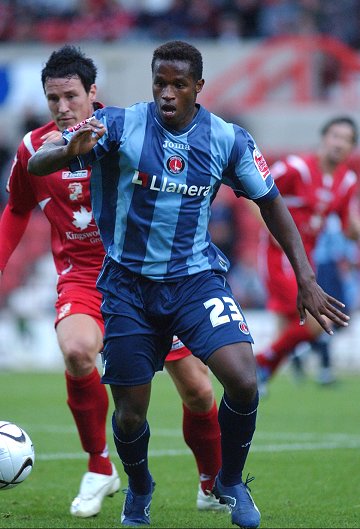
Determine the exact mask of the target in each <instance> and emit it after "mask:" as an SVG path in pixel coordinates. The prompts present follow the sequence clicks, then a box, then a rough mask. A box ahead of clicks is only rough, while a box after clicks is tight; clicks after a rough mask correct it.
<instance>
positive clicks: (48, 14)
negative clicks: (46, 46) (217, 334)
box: [0, 0, 360, 49]
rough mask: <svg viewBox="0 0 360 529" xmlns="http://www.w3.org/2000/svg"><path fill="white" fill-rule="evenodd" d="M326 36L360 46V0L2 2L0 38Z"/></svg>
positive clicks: (104, 39) (237, 38) (8, 39)
mask: <svg viewBox="0 0 360 529" xmlns="http://www.w3.org/2000/svg"><path fill="white" fill-rule="evenodd" d="M297 34H323V35H331V36H333V37H335V38H338V39H340V40H341V41H342V42H344V43H346V44H348V45H349V46H351V47H353V48H357V49H358V48H360V2H358V1H357V0H341V1H339V0H62V1H61V2H55V1H54V0H1V1H0V41H3V42H10V41H11V42H46V43H56V42H65V41H66V42H72V41H81V40H87V41H89V40H91V41H98V42H100V41H101V42H108V41H114V40H133V41H139V40H145V39H161V40H166V39H173V38H180V39H185V38H192V39H198V38H205V39H209V38H210V39H217V40H219V41H241V40H242V39H258V38H270V37H277V36H285V35H297Z"/></svg>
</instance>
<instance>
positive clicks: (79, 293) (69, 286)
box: [55, 281, 104, 334]
mask: <svg viewBox="0 0 360 529" xmlns="http://www.w3.org/2000/svg"><path fill="white" fill-rule="evenodd" d="M101 301H102V295H101V294H100V292H98V290H96V287H95V286H90V285H89V286H86V285H79V283H71V282H69V281H67V282H66V283H63V284H59V285H58V298H57V301H56V303H55V310H56V319H55V327H56V326H57V324H58V323H59V321H60V320H62V319H63V318H66V316H70V315H72V314H87V315H88V316H91V317H92V318H94V320H95V321H96V323H97V324H98V325H99V327H100V330H101V332H102V334H104V322H103V318H102V314H101V310H100V304H101Z"/></svg>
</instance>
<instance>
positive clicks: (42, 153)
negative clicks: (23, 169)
mask: <svg viewBox="0 0 360 529" xmlns="http://www.w3.org/2000/svg"><path fill="white" fill-rule="evenodd" d="M77 127H78V129H77V130H76V131H75V132H74V133H73V135H72V136H71V139H70V141H69V143H67V144H65V141H64V140H60V141H55V142H54V141H51V139H50V140H48V141H45V143H43V145H42V146H41V147H40V148H39V149H38V150H37V151H36V153H35V154H33V156H32V157H31V158H30V159H29V162H28V171H29V172H30V173H32V174H34V175H38V176H44V175H47V174H50V173H53V172H55V171H58V170H59V169H62V168H63V167H67V166H68V165H69V163H70V161H71V160H73V159H74V158H76V157H77V156H79V155H82V154H86V153H87V152H89V151H90V150H91V149H92V148H93V147H94V146H95V145H96V143H97V142H98V140H99V139H100V138H101V137H102V136H103V135H104V134H105V132H106V130H105V127H104V125H103V124H102V123H100V122H99V121H98V120H96V119H91V120H89V121H86V122H84V123H82V124H79V125H77V126H75V127H74V129H76V128H77Z"/></svg>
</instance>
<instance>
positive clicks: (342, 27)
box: [0, 0, 360, 372]
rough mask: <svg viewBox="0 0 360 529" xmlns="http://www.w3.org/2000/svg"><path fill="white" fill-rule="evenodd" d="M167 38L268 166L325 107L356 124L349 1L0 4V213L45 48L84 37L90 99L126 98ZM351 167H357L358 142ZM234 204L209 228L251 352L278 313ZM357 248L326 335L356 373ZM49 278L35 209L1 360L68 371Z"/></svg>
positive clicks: (315, 134) (311, 136)
mask: <svg viewBox="0 0 360 529" xmlns="http://www.w3.org/2000/svg"><path fill="white" fill-rule="evenodd" d="M171 39H183V40H188V41H190V42H193V43H194V44H195V45H196V46H197V47H199V49H200V50H201V52H202V53H203V58H204V78H205V81H206V84H205V89H204V91H203V93H202V94H201V97H200V98H199V102H201V103H203V104H204V105H205V106H206V107H207V108H208V109H209V110H211V111H214V112H216V113H218V114H220V115H222V116H223V117H225V118H226V119H229V120H231V121H234V122H236V123H239V124H240V125H243V126H245V127H246V128H247V129H248V130H249V131H250V132H251V133H252V134H253V135H254V137H255V138H256V140H257V143H258V145H259V147H260V148H261V150H262V152H263V154H264V155H265V157H266V159H267V161H268V162H269V163H271V162H273V161H274V160H276V159H277V158H278V157H279V156H283V155H284V154H286V153H290V152H305V151H308V150H313V149H315V148H316V146H317V142H318V138H319V130H320V127H321V125H322V124H323V122H324V121H325V120H327V119H329V118H331V117H333V116H336V115H343V114H345V115H347V114H348V115H351V116H352V117H353V119H355V121H356V122H357V123H358V125H359V127H360V113H359V110H360V2H358V1H357V0H342V1H341V2H339V1H338V0H62V2H55V1H54V0H0V111H1V121H2V127H1V129H0V211H2V209H3V207H4V206H5V203H6V200H7V198H6V191H5V187H6V181H7V178H8V174H9V170H10V167H11V162H12V158H13V155H14V153H15V151H16V148H17V145H18V143H19V142H20V140H21V138H22V136H23V135H24V133H26V132H27V131H28V130H31V129H32V128H35V127H37V126H39V125H40V124H41V123H44V122H46V121H47V120H48V117H49V115H48V112H47V106H46V101H45V98H44V95H43V91H42V86H41V82H40V71H41V68H42V66H43V64H44V62H45V61H46V60H47V58H48V56H49V55H50V53H51V52H52V50H54V49H56V48H58V47H60V46H61V45H62V44H63V43H65V42H70V43H73V44H76V45H79V46H81V48H82V49H83V50H84V51H85V52H86V53H87V54H89V55H90V56H92V57H93V58H94V60H95V62H96V64H97V65H98V67H99V74H98V88H99V99H100V100H101V101H102V102H104V103H105V104H108V105H119V106H127V105H130V104H132V103H134V102H136V101H139V100H149V99H151V97H152V96H151V71H150V62H151V56H152V51H153V49H154V47H155V46H156V45H157V44H159V43H161V42H164V41H166V40H171ZM351 164H352V166H353V168H354V169H355V170H356V171H357V172H358V174H359V175H360V150H359V149H357V150H356V151H355V153H354V155H353V157H352V161H351ZM359 185H360V184H359ZM223 187H224V186H223ZM359 192H360V187H359ZM359 196H360V195H359ZM243 202H245V201H237V199H235V200H234V198H233V196H232V194H231V193H228V192H227V191H226V190H224V191H223V192H222V193H221V194H220V195H219V197H218V198H217V199H216V201H215V203H214V209H213V216H212V223H211V230H212V234H213V238H214V241H215V242H216V243H217V244H218V245H220V246H221V247H222V248H223V249H224V250H225V252H226V253H227V255H228V256H229V257H230V259H231V263H232V268H231V271H230V274H229V281H230V283H231V285H232V287H233V289H234V292H235V294H236V296H237V297H238V299H239V301H240V303H241V304H242V306H243V307H244V308H245V309H247V315H248V320H249V323H250V326H251V328H252V332H253V335H254V338H255V347H254V349H255V351H256V350H258V349H261V347H262V345H263V344H264V343H268V342H269V340H270V335H271V332H272V331H273V319H272V317H271V315H270V314H269V313H267V312H265V311H264V305H265V300H266V293H265V291H264V287H263V285H262V284H261V281H260V279H259V274H258V270H259V268H258V267H259V266H260V264H259V263H258V261H257V246H258V243H259V225H258V221H257V220H256V219H255V218H254V217H253V216H252V214H251V212H250V210H248V209H247V207H246V203H244V204H243ZM359 250H360V249H359V247H358V245H357V244H355V243H352V244H349V246H348V247H346V250H345V251H344V254H343V255H342V257H341V269H342V273H343V275H344V280H345V282H346V285H347V291H348V295H349V296H348V299H349V300H350V307H349V308H350V309H351V312H352V321H351V324H350V326H349V328H348V329H345V330H343V331H342V332H341V333H339V335H337V334H336V335H335V336H334V337H333V339H332V349H333V351H334V362H335V364H336V366H337V367H338V368H339V369H344V370H348V371H352V372H353V371H354V370H358V371H359V372H360V347H359V345H360V290H359V285H360V277H359V270H360V251H359ZM55 281H56V275H55V269H54V265H53V262H52V257H51V254H50V253H49V226H48V225H47V221H46V219H45V217H43V215H42V213H41V211H35V212H34V214H33V215H32V219H31V222H30V225H29V227H28V229H27V232H26V234H25V236H24V238H23V240H22V241H21V243H20V245H19V247H18V248H17V250H16V252H15V253H14V255H13V256H12V258H11V260H10V261H9V264H8V266H7V268H6V271H5V274H4V276H3V280H2V283H1V285H0V368H1V369H19V370H20V369H21V370H23V369H34V370H38V369H62V368H63V362H62V357H61V353H60V351H59V349H58V346H57V342H56V335H55V332H54V330H53V319H54V309H53V303H54V301H55Z"/></svg>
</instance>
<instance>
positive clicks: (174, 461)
mask: <svg viewBox="0 0 360 529" xmlns="http://www.w3.org/2000/svg"><path fill="white" fill-rule="evenodd" d="M359 382H360V375H359V374H358V375H354V376H349V375H347V376H345V375H344V376H342V375H341V376H340V381H339V383H338V384H337V385H335V386H331V387H319V386H317V385H316V384H315V383H314V382H313V381H312V380H310V379H308V380H306V381H304V382H302V383H301V384H296V383H295V381H294V380H293V379H292V378H291V376H290V374H287V373H282V374H280V375H279V376H278V377H277V378H276V379H274V381H273V382H272V384H271V386H270V393H269V396H268V397H267V398H264V399H262V401H261V403H260V407H259V414H258V423H257V431H256V434H255V438H254V441H253V444H252V449H251V451H250V455H249V457H248V460H247V464H246V468H245V476H246V474H247V473H250V475H254V476H255V477H256V479H255V481H254V482H252V483H251V485H250V486H251V491H252V495H253V497H254V500H255V501H256V503H257V505H258V507H259V509H260V511H261V513H262V520H261V527H262V528H291V527H299V528H302V527H305V528H317V527H319V528H333V527H338V528H340V527H344V528H347V527H354V528H359V527H360V499H359V491H360V456H359V449H360V428H359V425H360V420H359V419H360V413H359V402H360V384H359ZM214 386H215V388H216V392H217V396H218V402H219V400H220V395H221V388H220V386H219V384H218V383H217V381H215V380H214ZM0 392H1V400H0V420H9V421H12V422H15V423H17V424H19V425H20V426H22V427H23V428H24V429H25V430H26V431H27V432H28V433H29V435H30V436H31V438H32V440H33V442H34V445H35V453H36V462H35V466H34V468H33V471H32V473H31V474H30V476H29V477H28V478H27V479H26V481H24V482H23V483H22V484H21V485H19V486H18V487H15V488H14V489H11V490H8V491H0V527H4V528H5V527H6V528H42V527H49V528H65V527H69V528H78V527H83V528H93V527H97V528H111V527H120V512H121V508H122V504H123V499H124V495H123V493H122V492H119V493H118V494H116V495H115V497H113V498H106V499H105V500H104V504H103V509H102V511H101V513H100V515H98V516H97V517H95V518H90V519H85V520H84V519H76V518H73V517H72V516H71V515H70V514H69V506H70V503H71V501H72V499H73V497H74V496H75V495H76V493H77V490H78V487H79V483H80V479H81V476H82V474H83V473H84V472H85V471H86V457H85V456H84V454H83V453H82V450H81V446H80V441H79V439H78V436H77V434H76V431H75V427H74V424H73V421H72V417H71V414H70V411H69V410H68V408H67V405H66V402H65V401H66V395H65V383H64V377H63V374H62V373H37V374H35V373H18V372H13V373H10V372H5V373H1V374H0ZM110 402H111V401H110ZM110 409H111V410H112V405H111V406H110ZM181 417H182V413H181V403H180V399H179V397H178V395H177V393H176V390H175V388H174V386H173V385H172V382H171V380H170V377H169V376H168V375H167V374H158V375H157V376H156V378H155V380H154V384H153V392H152V399H151V406H150V412H149V422H150V427H151V432H152V436H151V440H150V469H151V472H152V474H153V476H154V479H155V481H156V489H155V493H154V498H153V503H152V508H151V521H152V525H151V526H152V527H154V528H155V527H159V528H160V527H164V528H165V527H167V528H170V527H174V528H180V527H192V528H196V527H199V528H202V527H203V528H212V527H214V528H216V527H222V528H225V527H234V526H232V525H231V521H230V516H229V515H227V514H218V513H199V512H198V511H197V510H196V507H195V500H196V492H197V486H198V480H197V472H196V468H195V463H194V460H193V457H192V455H191V453H190V451H189V450H188V448H187V447H186V445H185V443H184V441H183V438H182V432H181ZM108 424H109V427H108V442H109V448H110V452H111V454H112V458H113V461H114V462H115V464H116V466H117V468H118V470H119V473H120V476H121V479H122V488H125V487H126V484H127V482H126V479H125V475H124V472H123V470H122V467H121V465H120V463H119V461H118V459H117V455H116V454H115V451H114V445H113V440H112V434H111V429H110V413H109V418H108Z"/></svg>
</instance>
